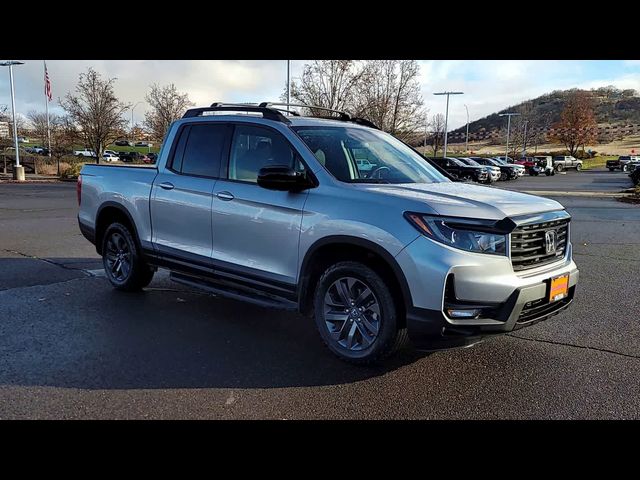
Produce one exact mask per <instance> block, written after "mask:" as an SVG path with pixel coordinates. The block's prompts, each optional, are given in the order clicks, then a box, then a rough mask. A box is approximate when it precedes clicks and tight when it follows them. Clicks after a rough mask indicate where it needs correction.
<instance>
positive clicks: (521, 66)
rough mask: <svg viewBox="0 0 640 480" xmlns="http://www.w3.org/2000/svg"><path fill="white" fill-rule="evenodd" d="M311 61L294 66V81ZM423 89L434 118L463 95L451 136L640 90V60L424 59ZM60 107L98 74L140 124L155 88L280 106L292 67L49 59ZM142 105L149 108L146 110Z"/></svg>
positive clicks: (29, 98) (39, 104)
mask: <svg viewBox="0 0 640 480" xmlns="http://www.w3.org/2000/svg"><path fill="white" fill-rule="evenodd" d="M306 62H307V61H304V60H292V61H291V76H292V78H294V79H295V78H296V77H297V76H299V75H300V73H301V71H302V68H303V65H304V64H305V63H306ZM419 64H420V85H421V89H422V95H423V97H424V100H425V106H426V107H427V108H428V110H429V115H430V116H431V115H433V114H436V113H444V111H445V101H446V97H444V96H434V95H433V93H434V92H438V91H445V90H449V91H462V92H464V95H459V96H455V97H451V99H450V104H449V130H453V129H455V128H458V127H461V126H463V125H465V124H466V121H467V114H466V110H465V107H464V105H465V104H466V106H467V107H468V110H469V120H470V121H474V120H478V119H480V118H482V117H485V116H487V115H489V114H491V113H494V112H496V111H498V110H502V109H504V108H507V107H509V106H511V105H516V104H518V103H520V102H522V101H524V100H528V99H531V98H535V97H537V96H539V95H542V94H544V93H548V92H551V91H553V90H564V89H569V88H586V89H590V88H597V87H602V86H607V85H614V86H616V87H618V88H632V89H635V90H638V91H640V61H639V60H626V61H625V60H588V61H579V60H566V61H564V60H450V61H448V60H420V61H419ZM47 67H48V71H49V78H50V79H51V85H52V91H53V101H52V102H50V103H49V109H50V112H51V113H59V114H62V113H63V110H62V108H61V107H60V105H59V103H58V99H59V98H60V97H64V95H65V94H66V93H67V92H68V91H73V89H74V88H75V85H76V83H77V80H78V75H79V74H80V73H82V72H84V71H86V70H87V68H88V67H92V68H94V69H95V70H96V71H98V72H100V73H101V74H103V75H104V76H106V77H109V78H113V77H115V78H116V79H117V80H116V82H115V92H116V95H117V96H118V97H119V98H120V99H121V100H122V101H123V102H125V103H130V104H131V105H136V104H137V105H136V106H135V108H134V111H133V115H134V123H141V122H142V120H143V118H144V112H145V111H146V110H147V109H148V105H147V104H146V103H144V97H145V95H146V93H147V91H148V89H149V86H150V85H151V84H152V83H159V84H160V85H165V84H169V83H174V84H175V85H176V87H177V89H178V90H179V91H181V92H186V93H188V94H189V97H190V99H191V100H192V101H194V102H195V103H196V105H197V106H206V105H210V104H211V103H212V102H214V101H219V102H230V103H231V102H261V101H278V100H279V97H280V94H281V92H282V91H283V89H284V86H285V82H286V72H287V70H286V68H287V67H286V60H47ZM7 70H8V69H7V68H4V69H0V105H10V92H9V74H8V71H7ZM14 81H15V94H16V111H17V113H18V114H21V115H26V114H27V112H29V111H31V110H39V111H44V109H45V96H44V73H43V61H42V60H29V61H26V63H25V65H21V66H18V67H14ZM138 102H142V103H138ZM130 115H131V112H130V111H129V112H127V118H128V119H130Z"/></svg>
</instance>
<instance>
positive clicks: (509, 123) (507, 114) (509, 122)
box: [500, 113, 520, 162]
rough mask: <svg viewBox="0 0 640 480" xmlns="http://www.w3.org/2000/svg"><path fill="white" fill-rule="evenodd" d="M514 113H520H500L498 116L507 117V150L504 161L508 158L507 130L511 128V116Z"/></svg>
mask: <svg viewBox="0 0 640 480" xmlns="http://www.w3.org/2000/svg"><path fill="white" fill-rule="evenodd" d="M514 115H520V114H519V113H501V114H500V116H501V117H507V118H508V121H507V150H506V153H505V158H504V161H505V162H506V161H507V158H509V130H510V129H511V117H513V116H514Z"/></svg>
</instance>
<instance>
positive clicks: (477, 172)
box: [428, 157, 489, 183]
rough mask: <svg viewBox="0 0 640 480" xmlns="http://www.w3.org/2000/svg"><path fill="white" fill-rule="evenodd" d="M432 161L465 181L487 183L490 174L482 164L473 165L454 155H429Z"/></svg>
mask: <svg viewBox="0 0 640 480" xmlns="http://www.w3.org/2000/svg"><path fill="white" fill-rule="evenodd" d="M428 158H429V159H430V160H431V161H432V162H434V163H436V164H437V165H439V166H440V167H441V168H442V169H444V170H445V171H447V172H449V173H450V174H451V175H453V176H454V177H456V178H458V179H460V180H462V181H465V182H470V181H474V182H479V183H485V182H486V181H487V178H489V174H488V173H487V171H486V170H485V169H484V168H483V167H481V166H471V165H467V164H466V163H464V162H461V161H460V160H458V159H457V158H453V157H444V158H442V157H428Z"/></svg>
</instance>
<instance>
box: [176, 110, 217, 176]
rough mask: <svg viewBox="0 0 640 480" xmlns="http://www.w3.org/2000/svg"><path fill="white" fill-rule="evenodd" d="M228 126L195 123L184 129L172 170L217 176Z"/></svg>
mask: <svg viewBox="0 0 640 480" xmlns="http://www.w3.org/2000/svg"><path fill="white" fill-rule="evenodd" d="M228 131H229V130H228V126H227V125H223V124H215V123H201V124H193V125H190V126H188V127H186V128H185V129H183V130H182V133H181V135H180V139H179V140H178V144H177V147H176V151H175V157H174V160H173V163H172V166H171V168H172V170H174V171H176V172H180V173H182V174H184V175H194V176H200V177H213V178H216V177H218V176H219V175H220V163H221V158H222V152H223V150H224V144H225V138H226V135H227V132H228Z"/></svg>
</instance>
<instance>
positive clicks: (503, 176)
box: [500, 172, 509, 182]
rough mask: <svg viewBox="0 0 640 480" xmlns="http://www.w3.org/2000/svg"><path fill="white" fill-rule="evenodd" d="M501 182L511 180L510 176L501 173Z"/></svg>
mask: <svg viewBox="0 0 640 480" xmlns="http://www.w3.org/2000/svg"><path fill="white" fill-rule="evenodd" d="M500 180H502V181H503V182H506V181H507V180H509V175H507V174H506V173H504V172H501V173H500Z"/></svg>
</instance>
